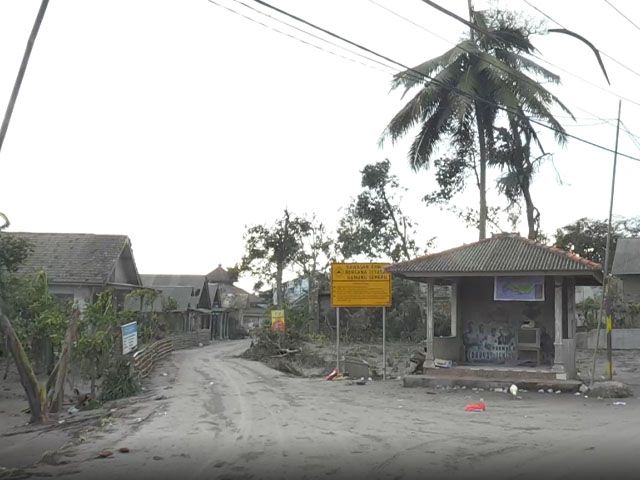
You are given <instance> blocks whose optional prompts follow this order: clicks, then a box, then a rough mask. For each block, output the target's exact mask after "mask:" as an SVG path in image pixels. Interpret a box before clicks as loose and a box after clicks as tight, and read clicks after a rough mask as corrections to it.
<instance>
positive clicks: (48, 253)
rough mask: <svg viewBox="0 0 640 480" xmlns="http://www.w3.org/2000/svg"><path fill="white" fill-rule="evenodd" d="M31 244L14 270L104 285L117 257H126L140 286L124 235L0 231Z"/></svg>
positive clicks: (60, 280) (62, 280) (56, 280)
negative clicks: (21, 262)
mask: <svg viewBox="0 0 640 480" xmlns="http://www.w3.org/2000/svg"><path fill="white" fill-rule="evenodd" d="M3 235H11V236H14V237H19V238H23V239H25V240H27V241H29V242H30V243H31V245H32V246H33V251H32V252H31V254H30V255H29V256H28V257H27V259H26V261H25V262H24V264H23V265H22V266H21V267H20V268H19V270H18V273H23V274H32V273H35V272H37V271H40V270H44V271H45V272H46V273H47V277H48V280H49V282H50V283H52V284H55V283H68V284H92V285H105V284H106V283H108V282H109V281H110V280H111V278H112V275H113V273H114V271H115V268H116V263H117V261H118V259H120V258H121V257H123V256H127V257H130V258H129V260H130V261H131V262H133V267H132V276H133V277H134V278H135V284H137V285H140V279H139V276H138V272H137V270H136V268H135V261H134V260H133V253H132V251H131V241H130V240H129V237H127V236H126V235H97V234H92V233H33V232H4V233H3Z"/></svg>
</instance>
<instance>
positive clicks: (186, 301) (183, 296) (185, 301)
mask: <svg viewBox="0 0 640 480" xmlns="http://www.w3.org/2000/svg"><path fill="white" fill-rule="evenodd" d="M153 288H154V290H159V291H160V295H158V297H157V298H156V299H155V300H154V302H153V305H152V306H150V305H147V304H145V303H144V302H143V304H142V309H140V299H139V298H131V297H126V298H125V302H124V307H125V308H126V309H127V310H133V311H136V312H137V311H141V312H149V311H153V312H162V311H163V309H164V306H165V302H167V301H168V300H169V298H172V299H173V300H175V302H176V308H175V310H174V311H180V312H186V311H187V310H189V309H191V310H193V309H195V308H197V306H198V300H199V299H200V296H197V297H196V296H195V295H194V293H195V290H194V288H193V287H189V286H185V287H168V286H160V287H153Z"/></svg>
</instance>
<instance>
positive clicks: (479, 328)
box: [463, 321, 516, 363]
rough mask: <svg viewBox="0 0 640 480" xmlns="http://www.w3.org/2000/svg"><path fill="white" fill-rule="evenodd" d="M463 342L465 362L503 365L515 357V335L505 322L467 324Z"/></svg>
mask: <svg viewBox="0 0 640 480" xmlns="http://www.w3.org/2000/svg"><path fill="white" fill-rule="evenodd" d="M463 341H464V346H465V356H466V361H467V362H471V363H483V362H485V363H504V362H506V361H508V360H512V359H515V356H516V335H515V333H514V331H513V329H512V328H510V326H509V324H508V323H506V322H498V321H486V322H478V323H477V324H476V323H474V322H472V321H470V322H467V324H466V325H465V327H464V332H463Z"/></svg>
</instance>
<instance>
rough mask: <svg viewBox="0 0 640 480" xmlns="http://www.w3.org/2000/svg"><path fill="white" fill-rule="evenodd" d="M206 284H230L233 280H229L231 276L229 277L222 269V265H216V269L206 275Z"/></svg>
mask: <svg viewBox="0 0 640 480" xmlns="http://www.w3.org/2000/svg"><path fill="white" fill-rule="evenodd" d="M207 282H209V283H228V284H232V283H233V279H232V278H231V275H229V272H227V271H226V270H225V269H224V268H222V265H218V267H217V268H215V269H213V270H211V271H210V272H209V273H207Z"/></svg>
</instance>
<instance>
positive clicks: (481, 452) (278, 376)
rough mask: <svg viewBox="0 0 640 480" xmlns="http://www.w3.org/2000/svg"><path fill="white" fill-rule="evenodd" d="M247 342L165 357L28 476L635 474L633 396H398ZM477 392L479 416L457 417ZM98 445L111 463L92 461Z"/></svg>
mask: <svg viewBox="0 0 640 480" xmlns="http://www.w3.org/2000/svg"><path fill="white" fill-rule="evenodd" d="M247 347H248V343H247V342H246V341H234V342H225V343H217V344H214V345H212V346H209V347H204V348H198V349H191V350H182V351H176V352H174V353H173V354H172V356H171V358H170V359H168V360H167V361H165V362H164V363H162V364H160V365H159V366H158V367H156V370H155V374H154V378H153V379H152V380H151V381H150V382H149V384H148V385H147V388H148V389H150V390H148V392H151V393H152V394H153V395H154V396H155V397H154V398H155V400H153V399H149V400H147V402H146V403H145V404H144V408H142V409H141V410H138V411H137V412H134V411H131V413H130V414H129V415H123V416H120V417H117V418H114V423H113V424H111V425H106V426H105V427H104V428H102V429H100V430H99V431H98V432H97V433H94V434H92V435H91V437H90V438H87V439H86V441H85V442H83V443H80V444H78V445H76V446H74V447H73V448H72V449H70V450H68V451H67V454H66V456H65V459H66V460H65V461H67V462H68V463H67V464H65V465H61V466H56V467H52V466H42V467H38V468H36V469H35V470H32V471H31V472H32V473H34V474H36V475H37V474H39V473H40V474H44V475H56V476H57V477H58V478H71V479H73V478H75V479H80V478H91V479H93V480H102V479H112V478H149V479H165V478H181V479H185V480H186V479H189V478H197V479H201V478H220V479H223V478H229V479H231V478H255V479H259V478H264V479H272V478H309V479H311V478H339V479H343V478H344V479H346V478H354V477H355V478H364V477H368V478H389V479H399V478H402V479H413V478H421V479H424V478H437V477H446V478H474V479H476V478H479V477H480V478H496V479H497V478H514V479H527V478H536V479H540V478H545V479H556V478H557V479H559V478H576V477H578V476H579V477H580V478H613V477H615V478H617V479H621V478H637V474H636V472H638V471H639V470H640V455H639V454H638V452H639V451H640V450H639V449H640V419H639V414H640V403H639V402H638V401H637V400H636V399H635V398H632V399H626V400H625V402H626V405H625V406H614V405H612V401H611V400H597V399H592V398H583V397H582V396H574V395H570V394H559V395H556V394H541V393H537V392H526V393H523V394H522V399H521V400H512V399H510V397H509V396H508V395H507V394H504V393H497V392H473V391H469V390H464V391H463V390H458V391H444V390H436V391H435V392H434V391H427V390H425V389H405V388H403V387H402V385H401V382H400V381H399V380H391V381H387V382H384V383H383V382H375V383H372V384H368V385H364V386H359V385H352V384H350V383H348V382H346V381H336V382H327V381H323V380H322V379H318V378H313V379H310V378H296V377H290V376H287V375H285V374H282V373H280V372H277V371H275V370H271V369H269V368H268V367H266V366H264V365H263V364H261V363H257V362H251V361H247V360H243V359H240V358H236V356H237V355H238V354H240V353H241V352H242V351H244V350H245V349H246V348H247ZM481 397H482V398H483V399H484V401H485V402H486V403H487V411H486V412H483V413H469V412H465V411H464V406H465V405H466V404H467V403H469V402H472V401H477V400H479V399H480V398H481ZM123 410H125V411H126V408H124V409H123ZM4 441H7V440H6V439H4V438H0V442H4ZM120 447H126V448H128V449H130V452H129V453H118V451H117V450H118V449H119V448H120ZM104 449H108V450H110V451H112V452H114V455H113V456H112V457H111V458H106V459H100V458H96V455H97V453H98V452H99V451H101V450H104ZM1 451H2V449H1V448H0V452H1ZM0 465H2V459H0ZM65 472H68V474H67V473H65Z"/></svg>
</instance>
